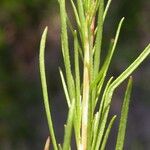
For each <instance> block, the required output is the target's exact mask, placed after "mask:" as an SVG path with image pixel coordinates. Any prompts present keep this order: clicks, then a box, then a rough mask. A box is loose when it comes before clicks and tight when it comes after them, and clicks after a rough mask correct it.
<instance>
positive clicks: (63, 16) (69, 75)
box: [59, 0, 75, 100]
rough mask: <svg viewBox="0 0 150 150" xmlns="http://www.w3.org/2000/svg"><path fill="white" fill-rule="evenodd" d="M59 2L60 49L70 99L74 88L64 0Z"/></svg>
mask: <svg viewBox="0 0 150 150" xmlns="http://www.w3.org/2000/svg"><path fill="white" fill-rule="evenodd" d="M59 4H60V18H61V41H62V49H63V55H64V64H65V69H66V79H67V86H68V92H69V96H70V100H72V99H73V98H74V96H75V93H74V92H75V89H74V80H73V76H72V73H71V65H70V54H69V46H68V34H67V15H66V8H65V0H61V1H60V2H59Z"/></svg>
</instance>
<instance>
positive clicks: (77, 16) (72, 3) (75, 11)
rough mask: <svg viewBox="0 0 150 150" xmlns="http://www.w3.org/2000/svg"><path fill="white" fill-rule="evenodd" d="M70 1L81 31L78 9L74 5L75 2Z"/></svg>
mask: <svg viewBox="0 0 150 150" xmlns="http://www.w3.org/2000/svg"><path fill="white" fill-rule="evenodd" d="M70 1H71V5H72V8H73V11H74V15H75V18H76V22H77V25H78V27H79V29H80V28H81V24H80V19H79V15H78V11H77V8H76V6H75V4H74V1H73V0H70Z"/></svg>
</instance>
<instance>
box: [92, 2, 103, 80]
mask: <svg viewBox="0 0 150 150" xmlns="http://www.w3.org/2000/svg"><path fill="white" fill-rule="evenodd" d="M99 5H100V6H99V12H98V25H97V34H96V41H95V53H94V54H95V55H94V78H95V77H96V76H97V73H98V71H99V65H100V53H101V45H102V33H103V11H104V0H100V2H99Z"/></svg>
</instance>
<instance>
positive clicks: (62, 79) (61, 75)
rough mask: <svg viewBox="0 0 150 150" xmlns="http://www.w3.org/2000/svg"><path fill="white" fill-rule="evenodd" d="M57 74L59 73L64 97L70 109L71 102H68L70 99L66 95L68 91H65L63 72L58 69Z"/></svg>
mask: <svg viewBox="0 0 150 150" xmlns="http://www.w3.org/2000/svg"><path fill="white" fill-rule="evenodd" d="M59 73H60V77H61V81H62V85H63V89H64V93H65V96H66V101H67V104H68V107H70V105H71V102H70V99H69V93H68V90H67V85H66V82H65V79H64V75H63V72H62V70H61V68H59Z"/></svg>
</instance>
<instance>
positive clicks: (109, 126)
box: [100, 115, 116, 150]
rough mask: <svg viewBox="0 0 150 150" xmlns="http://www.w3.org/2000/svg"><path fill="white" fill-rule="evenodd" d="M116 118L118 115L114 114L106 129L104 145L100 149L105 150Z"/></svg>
mask: <svg viewBox="0 0 150 150" xmlns="http://www.w3.org/2000/svg"><path fill="white" fill-rule="evenodd" d="M115 119H116V115H115V116H113V117H112V119H111V120H110V123H109V125H108V128H107V130H106V133H105V135H104V139H103V142H102V145H101V148H100V150H105V147H106V143H107V140H108V137H109V133H110V131H111V128H112V125H113V123H114V121H115Z"/></svg>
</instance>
